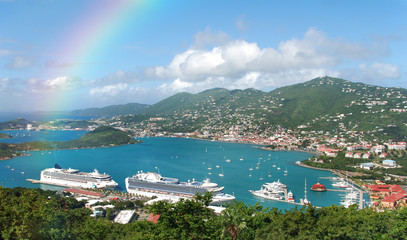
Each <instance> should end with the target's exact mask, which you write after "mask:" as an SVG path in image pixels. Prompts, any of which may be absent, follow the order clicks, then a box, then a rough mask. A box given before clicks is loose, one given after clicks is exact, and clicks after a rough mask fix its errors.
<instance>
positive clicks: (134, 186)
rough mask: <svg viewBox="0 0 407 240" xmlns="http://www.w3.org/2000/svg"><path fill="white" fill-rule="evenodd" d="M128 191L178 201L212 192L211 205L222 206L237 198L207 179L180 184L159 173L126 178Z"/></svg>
mask: <svg viewBox="0 0 407 240" xmlns="http://www.w3.org/2000/svg"><path fill="white" fill-rule="evenodd" d="M126 189H127V192H129V193H134V194H138V195H142V196H146V197H153V196H156V197H158V198H161V199H167V200H171V201H178V200H179V199H181V198H188V199H190V198H193V197H194V196H195V195H196V194H197V193H200V194H205V193H206V192H212V193H213V197H212V202H211V205H222V204H225V203H228V202H231V201H233V200H235V197H234V196H232V195H230V194H226V193H224V192H223V191H222V190H223V187H219V186H218V184H216V183H213V182H211V181H210V180H209V179H205V180H204V181H202V182H197V181H195V179H193V180H192V181H188V182H180V181H179V180H178V179H176V178H170V177H163V176H161V174H159V173H155V172H147V173H144V172H143V171H140V172H138V173H137V174H136V175H134V176H132V177H127V178H126Z"/></svg>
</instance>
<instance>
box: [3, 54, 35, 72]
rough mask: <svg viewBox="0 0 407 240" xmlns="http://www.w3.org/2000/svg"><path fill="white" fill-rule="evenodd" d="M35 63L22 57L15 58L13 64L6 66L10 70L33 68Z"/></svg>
mask: <svg viewBox="0 0 407 240" xmlns="http://www.w3.org/2000/svg"><path fill="white" fill-rule="evenodd" d="M34 63H35V62H34V61H33V60H32V59H28V58H25V57H22V56H14V57H13V59H12V60H11V62H9V63H7V64H6V67H7V68H9V69H15V70H17V69H23V68H27V67H31V66H32V65H33V64H34Z"/></svg>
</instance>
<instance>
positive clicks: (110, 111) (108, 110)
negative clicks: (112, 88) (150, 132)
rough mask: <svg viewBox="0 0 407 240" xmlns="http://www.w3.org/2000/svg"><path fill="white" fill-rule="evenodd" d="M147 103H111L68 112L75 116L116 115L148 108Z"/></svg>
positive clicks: (135, 112)
mask: <svg viewBox="0 0 407 240" xmlns="http://www.w3.org/2000/svg"><path fill="white" fill-rule="evenodd" d="M148 107H149V105H147V104H140V103H128V104H123V105H111V106H107V107H103V108H86V109H80V110H74V111H71V112H69V114H70V115H76V116H95V117H112V116H118V115H128V114H137V113H139V112H141V111H142V110H144V109H146V108H148Z"/></svg>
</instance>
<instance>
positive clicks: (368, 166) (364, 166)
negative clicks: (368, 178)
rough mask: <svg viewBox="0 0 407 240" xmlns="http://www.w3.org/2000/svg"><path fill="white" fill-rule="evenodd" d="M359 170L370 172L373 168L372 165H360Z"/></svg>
mask: <svg viewBox="0 0 407 240" xmlns="http://www.w3.org/2000/svg"><path fill="white" fill-rule="evenodd" d="M360 168H361V169H365V170H372V169H373V168H374V164H373V163H361V164H360Z"/></svg>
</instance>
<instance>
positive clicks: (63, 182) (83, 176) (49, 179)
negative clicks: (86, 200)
mask: <svg viewBox="0 0 407 240" xmlns="http://www.w3.org/2000/svg"><path fill="white" fill-rule="evenodd" d="M97 174H98V175H103V174H99V173H97ZM94 175H96V174H94ZM94 175H93V176H92V173H84V172H77V173H69V170H64V169H55V168H50V169H45V170H43V171H41V178H40V183H45V184H50V185H56V186H63V187H76V188H99V189H115V188H116V187H117V186H118V184H117V183H116V182H115V181H114V180H112V179H111V178H110V177H108V178H107V179H97V177H96V178H95V177H94Z"/></svg>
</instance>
